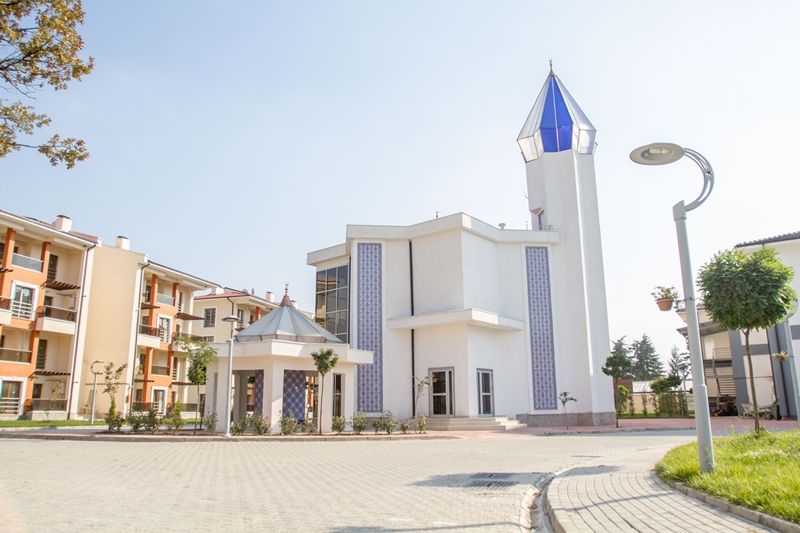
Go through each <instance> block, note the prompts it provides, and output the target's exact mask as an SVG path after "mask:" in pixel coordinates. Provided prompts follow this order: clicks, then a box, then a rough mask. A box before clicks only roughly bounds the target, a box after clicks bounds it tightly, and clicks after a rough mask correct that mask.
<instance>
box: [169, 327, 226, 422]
mask: <svg viewBox="0 0 800 533" xmlns="http://www.w3.org/2000/svg"><path fill="white" fill-rule="evenodd" d="M175 345H176V346H177V347H178V349H179V350H181V351H183V352H186V353H187V354H188V355H187V356H186V357H187V359H188V361H189V367H188V368H187V370H186V379H187V380H189V383H191V384H192V385H194V386H196V387H197V406H196V407H195V416H194V433H195V434H197V418H198V414H199V416H200V426H201V427H202V425H203V417H204V414H205V406H203V407H204V408H203V409H202V410H200V386H201V385H205V384H206V380H207V379H208V375H207V374H206V367H208V365H209V364H211V363H213V362H214V361H216V360H217V350H215V349H214V348H212V347H211V346H209V345H208V343H207V342H206V341H198V340H191V339H189V338H187V337H178V338H177V339H175Z"/></svg>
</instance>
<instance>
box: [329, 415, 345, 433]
mask: <svg viewBox="0 0 800 533" xmlns="http://www.w3.org/2000/svg"><path fill="white" fill-rule="evenodd" d="M345 425H346V421H345V419H344V417H342V416H334V417H333V420H331V430H332V431H333V432H334V433H336V434H337V435H341V434H342V431H344V427H345Z"/></svg>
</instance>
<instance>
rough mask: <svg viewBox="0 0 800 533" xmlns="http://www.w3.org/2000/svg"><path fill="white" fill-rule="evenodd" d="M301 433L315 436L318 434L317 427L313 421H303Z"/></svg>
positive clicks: (308, 419)
mask: <svg viewBox="0 0 800 533" xmlns="http://www.w3.org/2000/svg"><path fill="white" fill-rule="evenodd" d="M300 431H301V432H302V433H304V434H306V435H313V434H314V433H316V432H317V425H316V424H315V423H314V420H313V419H311V418H306V419H305V420H303V423H302V424H300Z"/></svg>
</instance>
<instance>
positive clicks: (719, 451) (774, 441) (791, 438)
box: [656, 430, 800, 523]
mask: <svg viewBox="0 0 800 533" xmlns="http://www.w3.org/2000/svg"><path fill="white" fill-rule="evenodd" d="M714 459H715V462H716V467H715V470H714V472H710V473H706V474H701V473H700V465H699V462H698V458H697V443H696V442H693V443H691V444H685V445H683V446H678V447H677V448H675V449H673V450H671V451H670V452H669V453H668V454H667V455H666V456H665V457H664V459H663V460H662V461H661V462H660V463H658V465H656V472H657V473H658V475H659V476H661V477H662V478H664V479H669V480H672V481H678V482H680V483H683V484H684V485H687V486H689V487H692V488H693V489H696V490H699V491H702V492H705V493H708V494H711V495H713V496H716V497H718V498H722V499H724V500H727V501H729V502H732V503H735V504H737V505H741V506H743V507H747V508H750V509H754V510H756V511H761V512H763V513H767V514H770V515H773V516H778V517H780V518H785V519H787V520H791V521H793V522H798V523H800V430H792V431H783V432H777V433H766V432H764V433H762V434H761V436H760V437H758V438H756V437H755V435H754V434H753V433H752V432H745V433H744V434H741V433H740V434H738V435H731V436H730V437H717V438H715V439H714Z"/></svg>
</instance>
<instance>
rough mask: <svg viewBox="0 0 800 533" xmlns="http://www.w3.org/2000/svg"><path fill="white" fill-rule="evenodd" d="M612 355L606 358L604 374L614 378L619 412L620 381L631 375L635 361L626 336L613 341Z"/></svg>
mask: <svg viewBox="0 0 800 533" xmlns="http://www.w3.org/2000/svg"><path fill="white" fill-rule="evenodd" d="M612 344H613V346H612V348H611V355H609V356H608V358H607V359H606V366H604V367H603V369H602V370H603V374H605V375H606V376H611V378H612V379H613V380H614V411H615V412H616V413H617V414H619V412H620V409H619V402H620V400H621V398H620V393H619V387H618V382H619V380H621V379H624V378H626V377H628V376H629V375H630V371H631V369H632V368H633V362H632V361H631V359H630V357H628V348H627V346H625V337H622V338H621V339H619V340H616V341H613V343H612ZM616 422H617V427H619V416H617V417H616Z"/></svg>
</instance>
